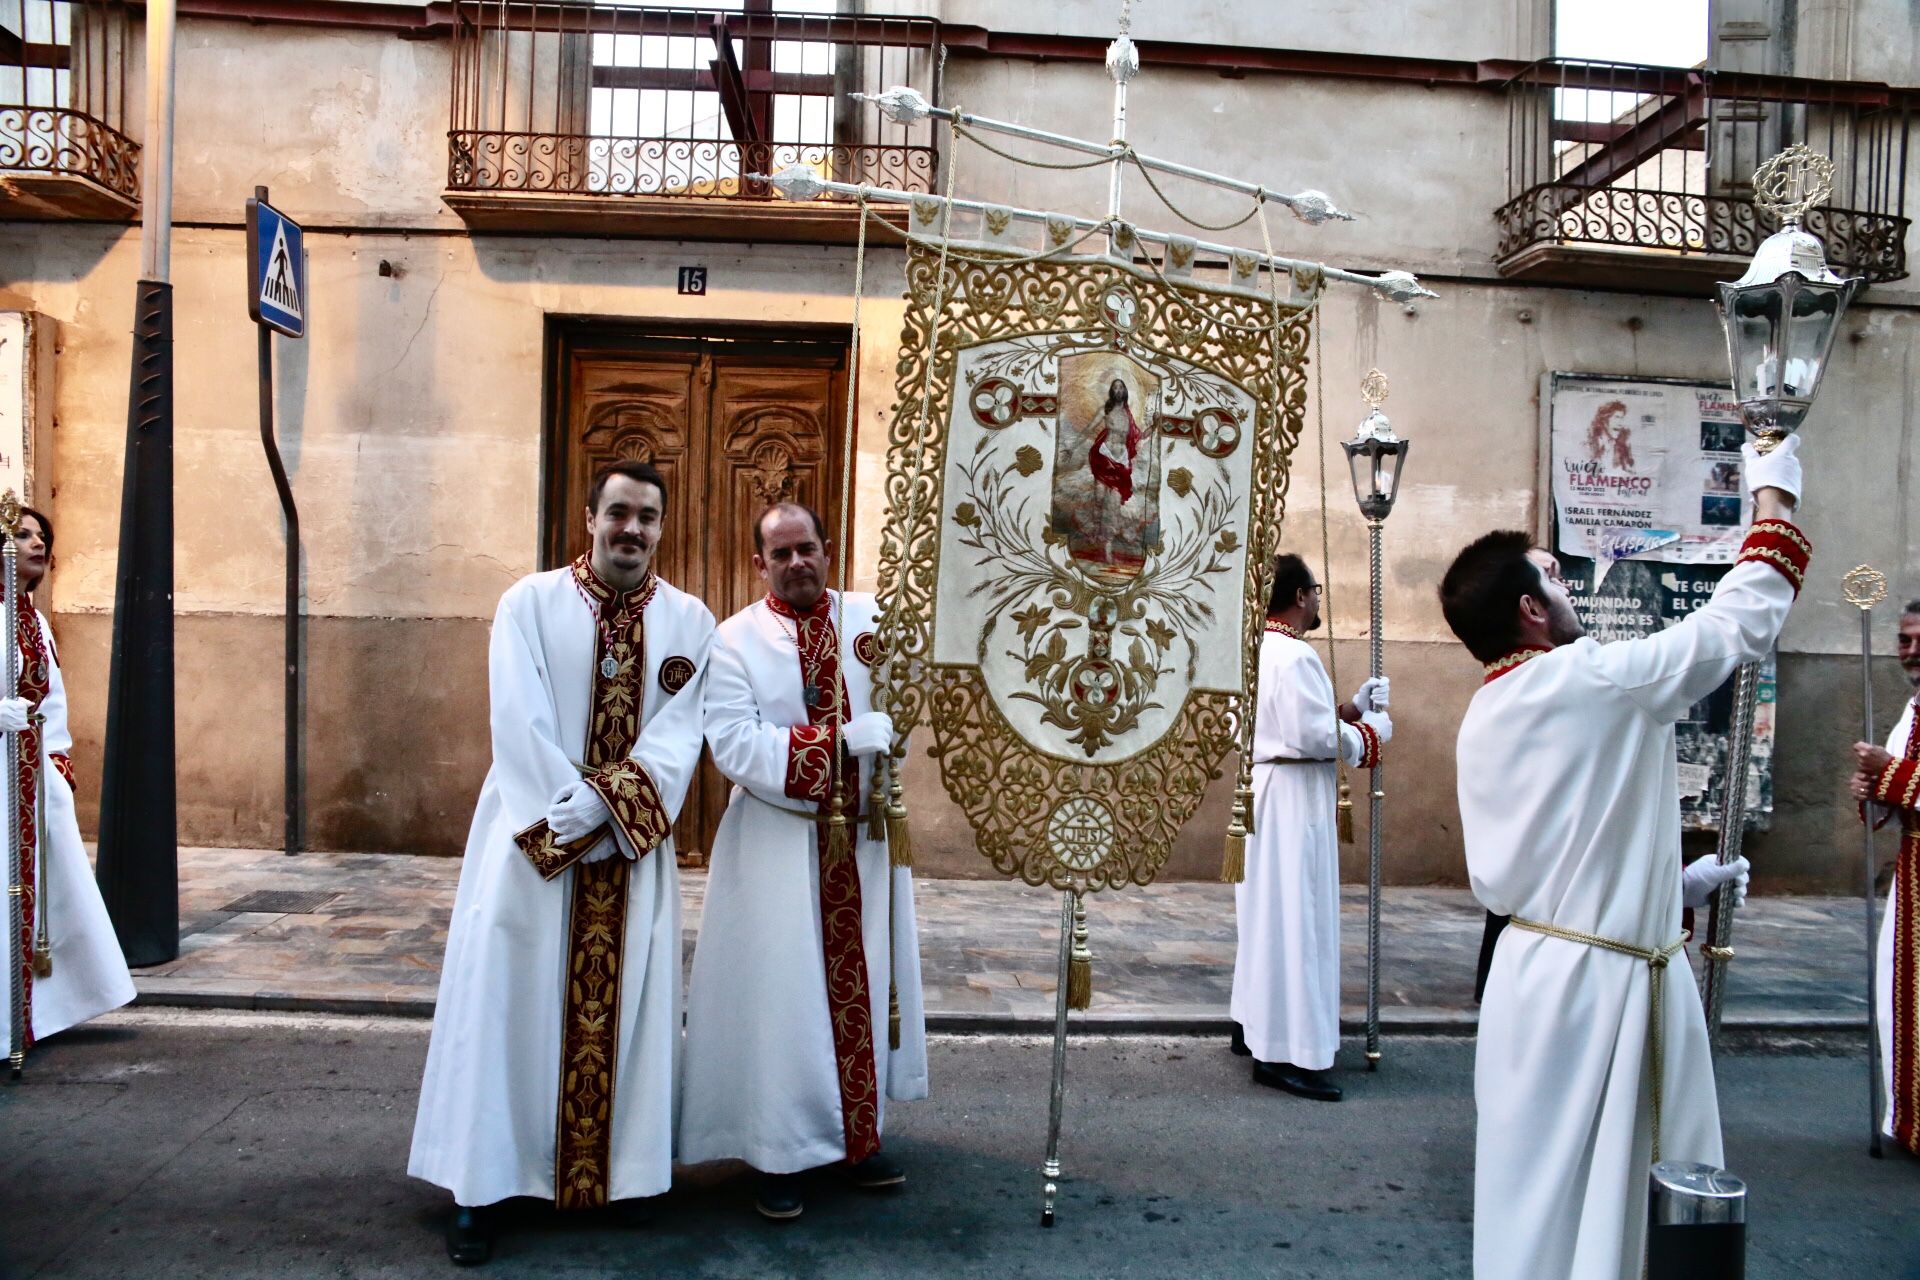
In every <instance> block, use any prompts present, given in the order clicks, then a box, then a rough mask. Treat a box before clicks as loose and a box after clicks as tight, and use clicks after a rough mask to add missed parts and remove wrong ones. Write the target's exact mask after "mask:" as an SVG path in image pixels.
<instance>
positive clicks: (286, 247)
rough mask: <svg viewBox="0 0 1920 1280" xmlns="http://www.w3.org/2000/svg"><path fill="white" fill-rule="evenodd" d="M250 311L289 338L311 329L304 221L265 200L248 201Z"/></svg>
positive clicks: (252, 314)
mask: <svg viewBox="0 0 1920 1280" xmlns="http://www.w3.org/2000/svg"><path fill="white" fill-rule="evenodd" d="M247 265H248V268H249V288H248V291H247V313H248V314H249V315H251V316H252V317H253V318H254V320H256V321H257V322H259V323H260V324H264V325H266V326H267V327H268V328H269V329H273V330H275V331H276V332H279V333H284V334H286V335H287V336H288V337H289V338H303V337H305V336H306V332H307V257H306V253H305V252H304V250H303V249H302V247H301V239H300V224H299V223H297V222H295V221H293V220H292V219H291V218H289V217H287V216H286V215H285V214H284V213H281V212H280V211H279V210H278V209H276V208H274V207H273V206H272V205H270V204H268V203H267V202H266V201H265V200H257V199H256V200H249V201H247Z"/></svg>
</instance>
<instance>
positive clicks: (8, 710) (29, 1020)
mask: <svg viewBox="0 0 1920 1280" xmlns="http://www.w3.org/2000/svg"><path fill="white" fill-rule="evenodd" d="M19 541H20V558H19V561H18V563H17V570H18V574H19V578H18V581H19V584H20V591H21V600H20V612H19V615H18V617H19V627H18V631H17V633H16V636H15V640H16V643H15V646H14V650H15V653H16V654H17V655H18V656H19V661H20V679H19V683H18V685H17V686H16V688H15V689H14V690H12V691H11V696H8V697H5V698H0V731H6V732H12V733H17V734H18V735H19V738H20V756H19V759H20V770H19V782H20V787H19V790H20V798H21V802H22V806H23V807H24V808H25V809H26V810H27V814H26V820H25V821H24V822H23V823H21V832H22V837H23V838H22V841H21V848H20V860H21V870H22V871H23V872H24V873H25V874H23V876H22V880H23V881H24V883H25V887H26V893H25V895H24V896H23V898H22V901H21V906H22V912H21V925H22V927H21V932H22V935H23V937H22V944H21V947H20V962H21V989H22V991H23V993H24V995H25V999H24V1001H23V1003H24V1004H25V1006H26V1013H25V1015H24V1017H23V1022H24V1024H25V1029H26V1035H25V1036H24V1037H23V1040H24V1044H23V1045H21V1046H16V1045H15V1044H14V1043H13V984H12V983H11V982H8V981H0V1050H3V1052H0V1056H5V1057H11V1056H12V1054H13V1052H14V1050H15V1048H16V1047H19V1048H23V1049H30V1048H32V1046H33V1045H34V1043H35V1042H37V1041H40V1040H44V1039H46V1038H47V1037H48V1036H50V1035H53V1034H54V1033H55V1032H59V1031H65V1030H66V1029H67V1028H69V1027H73V1026H77V1025H79V1024H80V1023H82V1022H85V1021H87V1019H89V1018H96V1017H99V1016H100V1015H101V1014H103V1013H106V1012H107V1011H108V1010H110V1009H118V1008H119V1007H120V1006H121V1005H123V1004H126V1003H127V1002H128V1001H130V1000H132V999H133V994H134V992H133V979H132V977H131V976H129V975H128V973H127V961H126V957H125V956H124V955H123V954H122V953H121V951H120V942H119V939H118V938H116V937H115V936H114V932H113V921H112V920H111V919H109V918H108V916H107V907H106V903H105V902H103V901H102V900H101V897H100V886H99V884H98V883H97V882H95V880H94V878H93V866H92V864H91V863H89V862H88V861H87V849H86V846H85V845H84V844H83V843H81V840H80V823H79V821H78V819H77V818H76V817H75V816H74V809H73V766H72V764H71V763H69V761H68V758H67V756H68V753H69V752H70V751H72V750H73V734H72V733H71V732H70V731H69V729H68V727H67V684H66V681H65V680H64V679H63V678H62V677H61V674H60V659H59V654H58V653H57V652H56V651H55V649H54V647H53V630H52V628H51V627H49V626H48V625H47V620H46V617H45V616H44V615H43V614H41V613H40V611H39V610H37V609H35V608H34V607H33V601H32V599H31V598H30V593H31V592H32V591H33V590H34V589H35V588H36V587H38V586H39V585H40V581H41V578H42V577H43V575H44V574H45V573H46V571H47V562H48V559H49V557H50V556H51V555H52V553H53V525H52V524H51V523H49V522H48V521H47V519H46V517H45V516H43V515H41V514H40V513H39V512H37V511H27V512H24V513H23V514H22V516H21V519H20V540H19ZM36 717H37V718H36ZM0 820H4V821H7V822H12V821H13V820H14V814H13V800H12V796H11V794H10V792H7V791H6V789H5V788H0ZM0 830H5V828H0ZM43 839H44V843H43V842H42V841H43ZM3 874H4V872H3V871H0V875H3ZM43 938H44V941H45V949H44V950H42V948H41V942H42V939H43ZM11 955H12V952H11V950H10V949H0V956H7V957H9V960H8V961H4V962H0V963H9V962H10V958H11Z"/></svg>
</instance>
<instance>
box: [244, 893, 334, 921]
mask: <svg viewBox="0 0 1920 1280" xmlns="http://www.w3.org/2000/svg"><path fill="white" fill-rule="evenodd" d="M339 896H340V895H339V894H337V893H331V892H329V891H328V890H325V889H256V890H254V891H253V892H252V893H249V894H247V895H246V896H245V897H243V898H235V899H234V900H233V901H232V902H229V903H228V904H227V905H226V906H224V907H221V908H220V910H222V911H233V912H240V911H252V912H258V913H260V914H263V915H276V916H310V915H313V914H315V913H316V912H318V911H319V910H320V909H321V908H323V907H325V906H326V905H327V904H328V903H330V902H332V901H333V900H334V899H335V898H337V897H339Z"/></svg>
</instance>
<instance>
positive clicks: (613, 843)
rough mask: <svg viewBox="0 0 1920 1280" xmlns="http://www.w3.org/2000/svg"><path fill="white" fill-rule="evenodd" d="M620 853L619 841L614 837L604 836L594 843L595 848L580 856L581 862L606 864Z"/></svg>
mask: <svg viewBox="0 0 1920 1280" xmlns="http://www.w3.org/2000/svg"><path fill="white" fill-rule="evenodd" d="M618 852H620V843H619V841H617V840H615V839H614V838H613V837H612V836H602V837H601V838H600V839H599V840H597V841H596V842H595V843H594V846H593V848H591V849H589V850H587V851H586V852H585V853H583V854H581V855H580V861H581V862H605V861H606V860H607V859H608V858H611V857H612V856H613V855H614V854H616V853H618Z"/></svg>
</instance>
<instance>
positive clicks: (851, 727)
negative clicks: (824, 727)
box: [841, 711, 893, 756]
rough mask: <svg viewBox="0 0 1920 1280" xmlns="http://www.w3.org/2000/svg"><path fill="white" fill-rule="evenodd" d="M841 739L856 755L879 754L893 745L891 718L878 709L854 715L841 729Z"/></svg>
mask: <svg viewBox="0 0 1920 1280" xmlns="http://www.w3.org/2000/svg"><path fill="white" fill-rule="evenodd" d="M841 741H843V742H845V743H846V744H847V750H848V751H850V752H852V753H853V754H854V755H856V756H874V755H879V754H880V753H881V752H882V751H886V750H889V749H891V748H892V746H893V720H892V718H891V717H889V716H886V715H883V714H882V713H880V712H878V711H869V712H867V713H866V714H865V715H858V716H855V717H854V718H853V719H851V720H849V721H847V725H846V728H845V729H843V730H841Z"/></svg>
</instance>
